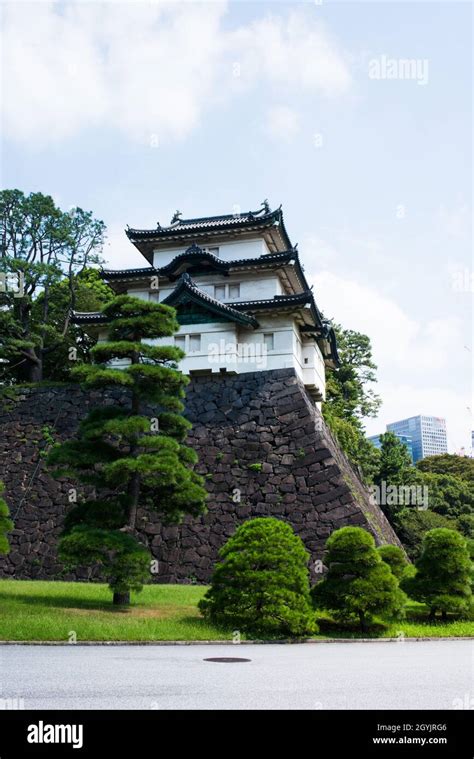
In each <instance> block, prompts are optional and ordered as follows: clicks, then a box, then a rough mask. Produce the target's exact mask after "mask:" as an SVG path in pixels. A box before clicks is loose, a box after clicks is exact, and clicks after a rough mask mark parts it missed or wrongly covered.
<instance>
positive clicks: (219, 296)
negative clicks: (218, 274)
mask: <svg viewBox="0 0 474 759" xmlns="http://www.w3.org/2000/svg"><path fill="white" fill-rule="evenodd" d="M214 298H215V299H216V300H225V285H214Z"/></svg>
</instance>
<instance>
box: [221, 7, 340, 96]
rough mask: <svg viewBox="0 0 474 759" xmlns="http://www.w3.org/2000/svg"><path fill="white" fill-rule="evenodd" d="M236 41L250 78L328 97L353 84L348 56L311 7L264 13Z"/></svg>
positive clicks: (238, 35) (236, 37) (243, 71)
mask: <svg viewBox="0 0 474 759" xmlns="http://www.w3.org/2000/svg"><path fill="white" fill-rule="evenodd" d="M235 40H236V41H237V43H238V44H237V49H238V50H239V52H240V56H241V59H242V73H243V75H244V76H246V77H249V78H250V79H253V78H255V77H264V78H266V79H267V80H268V81H269V82H271V83H273V84H277V85H278V86H281V85H287V86H288V87H299V88H302V89H304V90H307V91H315V90H316V91H320V92H322V93H323V94H324V95H326V96H333V95H340V94H342V93H344V92H345V91H346V90H347V89H348V87H349V85H350V81H351V77H350V73H349V69H348V66H347V63H346V60H345V56H344V55H343V54H342V53H341V51H340V50H339V49H338V47H337V45H336V43H335V42H334V41H333V40H332V39H331V37H330V35H329V33H328V31H327V29H326V27H325V26H324V25H323V24H322V23H321V22H320V21H318V20H317V19H315V16H314V13H312V12H311V10H310V11H308V12H306V11H292V12H290V13H289V15H288V17H285V18H282V17H280V16H276V15H268V16H265V17H264V18H262V19H258V20H257V21H255V22H253V23H252V24H250V25H249V26H248V27H247V28H242V29H240V30H239V31H238V32H237V33H236V34H235Z"/></svg>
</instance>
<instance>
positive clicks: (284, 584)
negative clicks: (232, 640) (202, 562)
mask: <svg viewBox="0 0 474 759" xmlns="http://www.w3.org/2000/svg"><path fill="white" fill-rule="evenodd" d="M219 556H220V559H221V561H220V563H218V564H217V565H216V567H215V570H214V574H213V577H212V581H211V588H210V590H209V591H208V592H207V593H206V596H205V597H204V599H203V600H202V601H201V602H200V604H199V608H200V610H201V612H202V613H203V615H204V616H205V617H207V618H208V619H210V620H211V621H212V622H214V623H217V624H222V625H225V626H230V625H231V626H232V627H233V628H234V629H237V630H241V631H244V632H255V633H265V634H270V635H280V634H282V635H306V634H310V633H314V632H316V630H317V627H316V623H315V619H314V612H313V611H312V608H311V601H310V595H309V574H308V567H307V564H308V559H309V554H308V553H307V551H306V550H305V548H304V545H303V543H302V541H301V539H300V538H299V537H297V536H296V535H295V534H294V532H293V530H292V529H291V527H290V525H288V524H286V523H285V522H282V521H280V520H278V519H274V518H272V517H266V518H264V517H262V518H257V519H251V520H249V521H247V522H244V523H243V524H241V525H240V526H239V527H238V528H237V530H236V532H235V534H234V535H233V536H232V537H231V538H230V539H229V540H228V541H227V543H226V544H225V545H224V546H223V548H221V550H220V552H219Z"/></svg>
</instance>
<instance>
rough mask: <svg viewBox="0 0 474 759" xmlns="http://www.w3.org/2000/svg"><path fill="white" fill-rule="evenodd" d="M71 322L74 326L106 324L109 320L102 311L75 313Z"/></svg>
mask: <svg viewBox="0 0 474 759" xmlns="http://www.w3.org/2000/svg"><path fill="white" fill-rule="evenodd" d="M71 321H72V322H73V324H106V323H107V321H108V320H107V317H106V316H105V314H102V313H101V312H100V311H89V312H83V311H73V312H72V314H71Z"/></svg>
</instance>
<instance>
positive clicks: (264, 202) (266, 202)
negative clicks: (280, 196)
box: [260, 198, 272, 213]
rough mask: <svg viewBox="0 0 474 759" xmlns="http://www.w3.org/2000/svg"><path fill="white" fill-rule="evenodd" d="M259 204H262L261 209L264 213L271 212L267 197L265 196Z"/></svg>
mask: <svg viewBox="0 0 474 759" xmlns="http://www.w3.org/2000/svg"><path fill="white" fill-rule="evenodd" d="M260 205H261V206H263V210H264V212H265V213H271V212H272V209H271V208H270V203H269V202H268V198H265V200H264V201H263V202H262V203H260Z"/></svg>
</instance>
